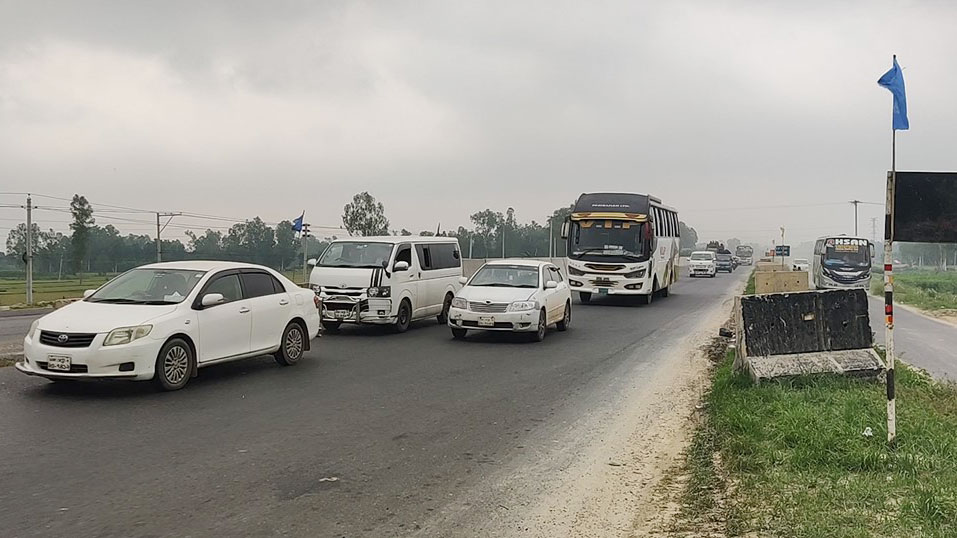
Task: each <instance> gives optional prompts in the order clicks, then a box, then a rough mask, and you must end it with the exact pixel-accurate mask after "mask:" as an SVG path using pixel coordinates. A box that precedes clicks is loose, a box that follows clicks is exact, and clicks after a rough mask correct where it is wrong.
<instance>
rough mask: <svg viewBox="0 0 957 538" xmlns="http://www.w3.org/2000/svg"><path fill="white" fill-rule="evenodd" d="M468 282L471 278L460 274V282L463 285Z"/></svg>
mask: <svg viewBox="0 0 957 538" xmlns="http://www.w3.org/2000/svg"><path fill="white" fill-rule="evenodd" d="M468 283H469V279H467V278H465V277H464V276H460V277H459V284H461V285H463V286H464V285H466V284H468Z"/></svg>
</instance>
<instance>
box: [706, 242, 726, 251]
mask: <svg viewBox="0 0 957 538" xmlns="http://www.w3.org/2000/svg"><path fill="white" fill-rule="evenodd" d="M705 250H710V251H711V252H720V251H722V250H724V243H722V242H720V241H708V246H707V247H706V248H705Z"/></svg>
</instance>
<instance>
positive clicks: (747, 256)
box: [734, 245, 754, 265]
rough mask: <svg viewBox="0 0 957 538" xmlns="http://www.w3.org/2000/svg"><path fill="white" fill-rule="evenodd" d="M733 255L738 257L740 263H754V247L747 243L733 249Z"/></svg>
mask: <svg viewBox="0 0 957 538" xmlns="http://www.w3.org/2000/svg"><path fill="white" fill-rule="evenodd" d="M734 255H735V256H737V257H738V260H740V262H741V265H751V264H752V263H754V249H753V248H751V247H749V246H748V245H738V246H737V247H736V248H735V249H734Z"/></svg>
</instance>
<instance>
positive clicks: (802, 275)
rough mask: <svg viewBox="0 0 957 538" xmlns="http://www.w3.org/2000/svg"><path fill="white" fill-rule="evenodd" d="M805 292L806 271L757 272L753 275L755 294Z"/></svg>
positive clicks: (806, 288) (806, 285)
mask: <svg viewBox="0 0 957 538" xmlns="http://www.w3.org/2000/svg"><path fill="white" fill-rule="evenodd" d="M807 290H808V276H807V271H758V272H755V273H754V291H755V293H781V292H785V291H807Z"/></svg>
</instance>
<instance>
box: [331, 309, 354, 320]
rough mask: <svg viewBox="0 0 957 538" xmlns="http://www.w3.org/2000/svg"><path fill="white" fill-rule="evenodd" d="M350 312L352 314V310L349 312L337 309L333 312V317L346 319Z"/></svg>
mask: <svg viewBox="0 0 957 538" xmlns="http://www.w3.org/2000/svg"><path fill="white" fill-rule="evenodd" d="M349 314H351V312H349V311H348V310H336V311H335V312H334V313H333V317H335V318H336V319H345V318H347V317H349Z"/></svg>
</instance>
